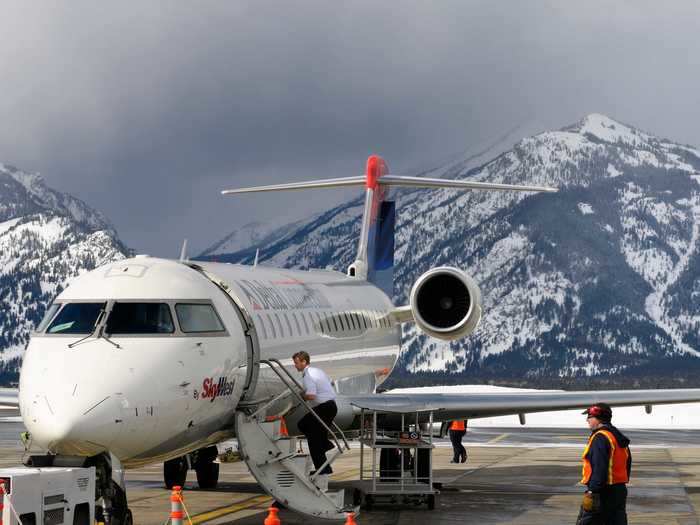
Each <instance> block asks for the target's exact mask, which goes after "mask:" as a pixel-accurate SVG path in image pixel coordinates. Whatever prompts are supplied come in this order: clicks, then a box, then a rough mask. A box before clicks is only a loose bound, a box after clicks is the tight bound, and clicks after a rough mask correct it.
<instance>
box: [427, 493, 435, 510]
mask: <svg viewBox="0 0 700 525" xmlns="http://www.w3.org/2000/svg"><path fill="white" fill-rule="evenodd" d="M428 510H435V494H428Z"/></svg>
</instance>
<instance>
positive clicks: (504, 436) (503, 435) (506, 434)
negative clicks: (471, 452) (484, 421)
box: [488, 432, 510, 445]
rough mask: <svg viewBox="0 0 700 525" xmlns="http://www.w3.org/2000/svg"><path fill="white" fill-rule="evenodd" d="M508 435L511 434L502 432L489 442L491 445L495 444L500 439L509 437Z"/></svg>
mask: <svg viewBox="0 0 700 525" xmlns="http://www.w3.org/2000/svg"><path fill="white" fill-rule="evenodd" d="M508 436H510V434H509V433H508V432H506V433H505V434H501V435H500V436H497V437H495V438H493V439H492V440H491V441H489V442H488V443H489V445H491V444H493V443H498V442H499V441H502V440H504V439H505V438H507V437H508Z"/></svg>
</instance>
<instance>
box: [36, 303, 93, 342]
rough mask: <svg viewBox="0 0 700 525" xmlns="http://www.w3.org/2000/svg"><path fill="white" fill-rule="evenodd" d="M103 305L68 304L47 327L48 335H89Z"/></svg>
mask: <svg viewBox="0 0 700 525" xmlns="http://www.w3.org/2000/svg"><path fill="white" fill-rule="evenodd" d="M104 307H105V303H68V304H66V305H65V306H64V307H63V308H62V309H61V311H60V312H58V315H57V316H56V318H55V319H54V320H53V322H52V323H51V324H50V325H49V329H48V330H47V331H46V333H48V334H90V333H92V331H93V330H94V329H95V322H96V321H97V317H98V316H99V315H100V312H101V311H102V310H103V309H104Z"/></svg>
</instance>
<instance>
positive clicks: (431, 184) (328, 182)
mask: <svg viewBox="0 0 700 525" xmlns="http://www.w3.org/2000/svg"><path fill="white" fill-rule="evenodd" d="M366 183H367V178H366V177H365V176H364V175H362V176H358V177H340V178H337V179H323V180H312V181H307V182H290V183H288V184H271V185H269V186H252V187H250V188H238V189H233V190H224V191H222V192H221V193H222V194H223V195H234V194H237V193H256V192H264V191H284V190H310V189H317V188H343V187H350V186H364V185H365V184H366ZM377 183H378V184H379V185H380V186H397V187H404V188H447V189H449V188H454V189H460V190H500V191H545V192H556V191H557V189H556V188H551V187H548V186H522V185H519V184H497V183H491V182H473V181H466V180H449V179H429V178H425V177H408V176H404V175H383V176H382V177H381V178H380V179H378V180H377Z"/></svg>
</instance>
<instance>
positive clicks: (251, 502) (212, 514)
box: [192, 495, 272, 525]
mask: <svg viewBox="0 0 700 525" xmlns="http://www.w3.org/2000/svg"><path fill="white" fill-rule="evenodd" d="M271 501H272V498H271V497H270V496H267V495H265V496H254V497H252V498H248V499H246V500H243V501H241V502H239V503H234V504H233V505H229V506H228V507H221V508H220V509H216V510H212V511H209V512H204V513H202V514H197V515H196V516H192V525H197V524H198V523H204V522H206V521H211V520H215V519H216V518H220V517H221V516H226V515H227V514H232V513H234V512H238V511H239V510H245V509H249V508H250V507H255V506H256V505H261V504H263V503H268V502H271Z"/></svg>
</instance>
